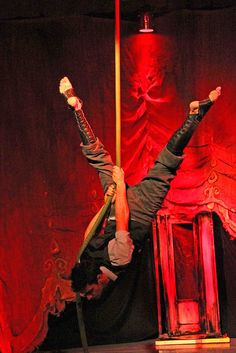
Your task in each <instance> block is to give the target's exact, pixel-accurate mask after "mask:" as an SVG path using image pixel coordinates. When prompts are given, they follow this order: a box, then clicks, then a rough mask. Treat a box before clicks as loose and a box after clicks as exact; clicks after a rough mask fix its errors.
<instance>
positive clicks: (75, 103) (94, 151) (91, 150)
mask: <svg viewBox="0 0 236 353" xmlns="http://www.w3.org/2000/svg"><path fill="white" fill-rule="evenodd" d="M59 91H60V93H61V94H62V95H63V96H64V97H65V98H66V100H67V103H68V105H69V106H70V108H71V109H72V110H73V111H74V113H75V118H76V121H77V124H78V127H79V132H80V136H81V140H82V144H81V147H82V153H83V154H84V156H85V157H86V158H87V160H88V162H89V164H90V165H91V166H92V167H93V168H95V169H96V170H97V171H98V173H99V178H100V181H101V184H102V187H103V190H104V192H106V191H107V189H108V187H109V186H110V185H111V184H113V179H112V170H113V165H114V164H113V162H112V159H111V156H110V154H109V152H108V151H106V150H105V149H104V146H103V144H102V143H101V141H100V140H99V139H98V138H97V137H95V135H94V133H93V130H92V128H91V126H90V124H89V123H88V121H87V119H86V117H85V115H84V112H83V110H82V101H81V100H80V99H79V98H78V97H77V95H76V93H75V91H74V89H73V87H72V84H71V82H70V81H69V79H68V78H67V77H64V78H62V79H61V81H60V85H59Z"/></svg>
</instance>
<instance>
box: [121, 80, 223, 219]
mask: <svg viewBox="0 0 236 353" xmlns="http://www.w3.org/2000/svg"><path fill="white" fill-rule="evenodd" d="M220 93H221V88H220V87H217V88H216V89H215V90H214V91H212V92H210V94H209V98H208V99H206V100H204V101H194V102H192V103H190V111H189V115H188V117H187V118H186V120H185V121H184V123H183V125H182V126H181V127H180V128H179V129H178V130H177V131H176V132H174V134H173V135H172V137H171V138H170V140H169V142H168V143H167V146H166V147H165V148H164V149H163V150H162V151H161V152H160V154H159V155H158V158H157V160H156V161H155V164H154V166H153V167H152V168H151V169H150V171H149V172H148V175H147V176H146V177H145V178H143V180H142V181H141V182H140V183H139V184H137V185H135V186H133V187H130V188H129V189H128V190H127V192H128V202H129V208H130V215H131V219H133V220H135V221H137V222H140V223H142V224H147V223H150V222H151V221H152V219H153V218H154V217H155V215H156V212H157V211H158V210H159V209H160V208H161V206H162V203H163V201H164V199H165V197H166V194H167V192H168V190H169V187H170V182H171V181H172V180H173V178H174V177H175V175H176V170H177V169H178V168H179V166H180V164H181V162H182V160H183V156H182V155H183V150H184V148H185V147H186V145H187V143H188V142H189V140H190V138H191V137H192V135H193V133H194V131H195V130H196V128H197V126H198V124H199V122H200V121H201V120H202V118H203V116H204V115H205V113H206V112H207V111H208V110H209V108H210V107H211V105H212V104H213V103H214V102H215V101H216V100H217V99H218V97H219V96H220Z"/></svg>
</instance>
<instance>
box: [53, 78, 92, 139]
mask: <svg viewBox="0 0 236 353" xmlns="http://www.w3.org/2000/svg"><path fill="white" fill-rule="evenodd" d="M59 90H60V93H61V94H63V96H64V97H65V98H66V100H67V103H68V105H69V106H70V107H71V109H72V110H74V112H75V117H76V121H77V124H78V127H79V132H80V136H81V139H82V142H83V144H84V145H89V144H92V143H94V142H95V141H96V137H95V135H94V133H93V130H92V129H91V126H90V125H89V123H88V121H87V119H86V118H85V115H84V112H83V110H82V101H81V100H80V99H79V98H78V97H77V95H76V93H75V91H74V89H73V87H72V85H71V83H70V81H69V79H68V78H67V77H64V78H63V79H61V81H60V86H59Z"/></svg>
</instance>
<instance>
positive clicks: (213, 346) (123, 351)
mask: <svg viewBox="0 0 236 353" xmlns="http://www.w3.org/2000/svg"><path fill="white" fill-rule="evenodd" d="M155 342H156V340H148V341H143V342H137V343H123V344H116V345H105V346H91V347H89V353H198V352H201V353H205V352H208V353H209V352H210V353H222V352H223V353H233V352H234V353H236V338H231V341H230V343H204V344H195V345H191V344H184V345H179V344H178V345H170V346H162V347H159V346H156V344H155ZM48 352H49V351H40V353H48ZM50 352H52V351H50ZM59 352H60V353H83V352H84V351H83V349H82V348H71V349H62V350H58V351H56V350H53V353H59Z"/></svg>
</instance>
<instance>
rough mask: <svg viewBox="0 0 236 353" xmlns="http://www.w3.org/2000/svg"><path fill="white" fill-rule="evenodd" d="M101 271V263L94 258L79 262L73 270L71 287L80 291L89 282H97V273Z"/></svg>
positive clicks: (75, 290)
mask: <svg viewBox="0 0 236 353" xmlns="http://www.w3.org/2000/svg"><path fill="white" fill-rule="evenodd" d="M99 273H101V270H100V267H99V265H98V264H97V263H96V262H95V261H94V260H93V259H86V260H83V261H81V262H79V263H78V262H77V263H76V264H75V265H74V267H73V268H72V270H71V275H70V279H71V287H72V289H73V291H74V292H80V291H81V290H82V289H84V288H85V287H86V285H87V284H92V283H97V275H98V274H99Z"/></svg>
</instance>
